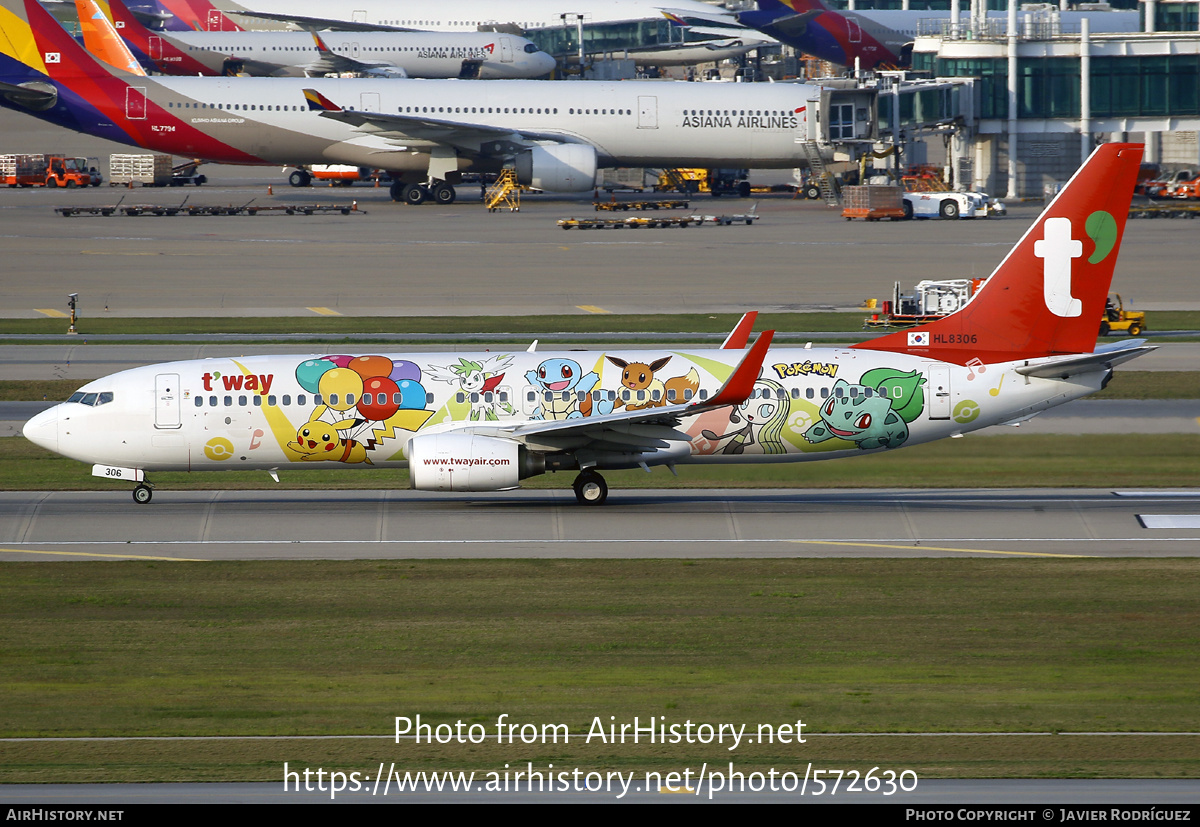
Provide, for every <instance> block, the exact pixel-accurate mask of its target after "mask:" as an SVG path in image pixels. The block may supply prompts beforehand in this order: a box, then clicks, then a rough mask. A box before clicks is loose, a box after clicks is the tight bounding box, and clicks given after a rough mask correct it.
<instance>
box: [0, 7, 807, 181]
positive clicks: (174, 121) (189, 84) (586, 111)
mask: <svg viewBox="0 0 1200 827" xmlns="http://www.w3.org/2000/svg"><path fill="white" fill-rule="evenodd" d="M818 93H819V90H818V89H817V88H816V87H813V86H807V85H804V84H792V83H779V84H765V83H763V84H760V83H752V84H715V83H714V84H708V83H687V82H685V81H661V82H647V83H639V82H624V83H620V82H618V83H608V82H601V81H570V82H567V81H561V82H554V81H537V80H495V81H489V82H487V83H478V82H475V81H469V80H457V79H456V80H392V79H373V78H344V79H334V78H296V79H292V78H204V77H175V78H169V77H149V78H135V77H132V76H130V75H127V74H125V73H123V72H121V71H120V70H117V69H112V68H111V67H108V66H106V65H104V64H101V63H98V62H97V61H96V60H95V59H93V58H92V57H91V56H90V55H89V54H88V53H87V52H86V51H85V50H84V49H83V48H82V47H81V46H80V45H79V44H78V43H76V42H75V40H74V39H72V38H71V37H70V35H68V34H67V32H66V31H65V30H64V29H63V27H62V26H60V25H59V24H58V23H57V22H55V21H54V19H53V18H52V17H50V15H49V14H48V13H47V12H46V11H45V9H43V8H42V7H41V6H40V5H39V4H38V3H37V0H0V104H3V105H5V106H8V107H10V108H12V109H16V110H18V111H22V112H26V113H28V114H30V115H33V116H35V117H38V118H41V119H43V120H46V121H50V122H51V123H55V124H58V125H60V126H63V127H66V128H68V129H74V130H76V131H78V132H84V133H87V134H89V135H96V136H98V137H101V138H107V139H109V140H113V141H116V142H118V143H124V144H131V145H133V146H139V147H144V148H146V149H150V150H154V151H156V152H166V153H172V154H174V155H181V156H184V157H188V158H202V159H204V160H208V161H215V162H221V163H232V164H263V165H275V166H280V165H282V166H301V165H305V164H331V163H332V164H351V165H354V166H365V167H372V168H378V169H385V170H387V171H389V172H391V173H392V174H393V177H394V178H395V179H396V180H395V183H394V184H393V185H392V197H393V198H394V199H396V200H403V201H407V202H408V203H410V204H419V203H422V202H423V201H425V200H426V199H428V198H432V199H433V200H434V201H436V202H437V203H443V204H448V203H451V202H453V201H454V198H455V192H454V187H453V184H454V183H456V182H457V180H458V178H459V176H460V175H461V174H462V172H463V171H466V170H476V171H484V172H498V171H499V170H501V169H502V168H504V167H506V166H509V167H514V168H515V169H516V172H517V176H518V179H519V180H520V181H521V182H522V183H525V184H528V185H530V186H533V187H536V188H538V189H545V190H551V191H555V192H583V191H586V190H590V189H592V187H593V186H594V185H595V177H596V170H597V169H598V168H601V167H618V166H625V167H647V166H648V167H681V166H682V167H706V168H713V167H718V168H720V167H732V168H779V169H791V168H793V167H796V166H798V165H800V164H801V159H802V158H803V157H804V152H803V146H802V143H803V141H804V140H806V139H807V125H806V120H805V119H806V112H807V107H808V106H809V100H810V99H814V98H816V97H818Z"/></svg>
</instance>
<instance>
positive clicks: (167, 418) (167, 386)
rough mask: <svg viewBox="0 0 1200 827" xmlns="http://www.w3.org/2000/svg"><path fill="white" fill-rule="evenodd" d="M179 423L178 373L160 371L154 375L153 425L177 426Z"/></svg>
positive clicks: (160, 426)
mask: <svg viewBox="0 0 1200 827" xmlns="http://www.w3.org/2000/svg"><path fill="white" fill-rule="evenodd" d="M181 425H182V422H181V421H180V411H179V374H178V373H160V374H158V375H157V376H155V377H154V427H155V428H178V427H180V426H181Z"/></svg>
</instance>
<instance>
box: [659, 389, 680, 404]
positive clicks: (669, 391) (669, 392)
mask: <svg viewBox="0 0 1200 827" xmlns="http://www.w3.org/2000/svg"><path fill="white" fill-rule="evenodd" d="M655 393H658V391H655ZM667 401H668V402H674V401H675V389H674V388H667Z"/></svg>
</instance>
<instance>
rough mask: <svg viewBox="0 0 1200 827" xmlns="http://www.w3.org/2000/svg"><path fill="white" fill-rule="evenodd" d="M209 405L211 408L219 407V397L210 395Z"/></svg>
mask: <svg viewBox="0 0 1200 827" xmlns="http://www.w3.org/2000/svg"><path fill="white" fill-rule="evenodd" d="M208 407H210V408H215V407H217V397H215V396H210V397H208Z"/></svg>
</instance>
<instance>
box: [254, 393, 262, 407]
mask: <svg viewBox="0 0 1200 827" xmlns="http://www.w3.org/2000/svg"><path fill="white" fill-rule="evenodd" d="M254 407H256V408H261V407H262V397H261V396H259V395H258V394H257V393H256V394H254Z"/></svg>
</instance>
